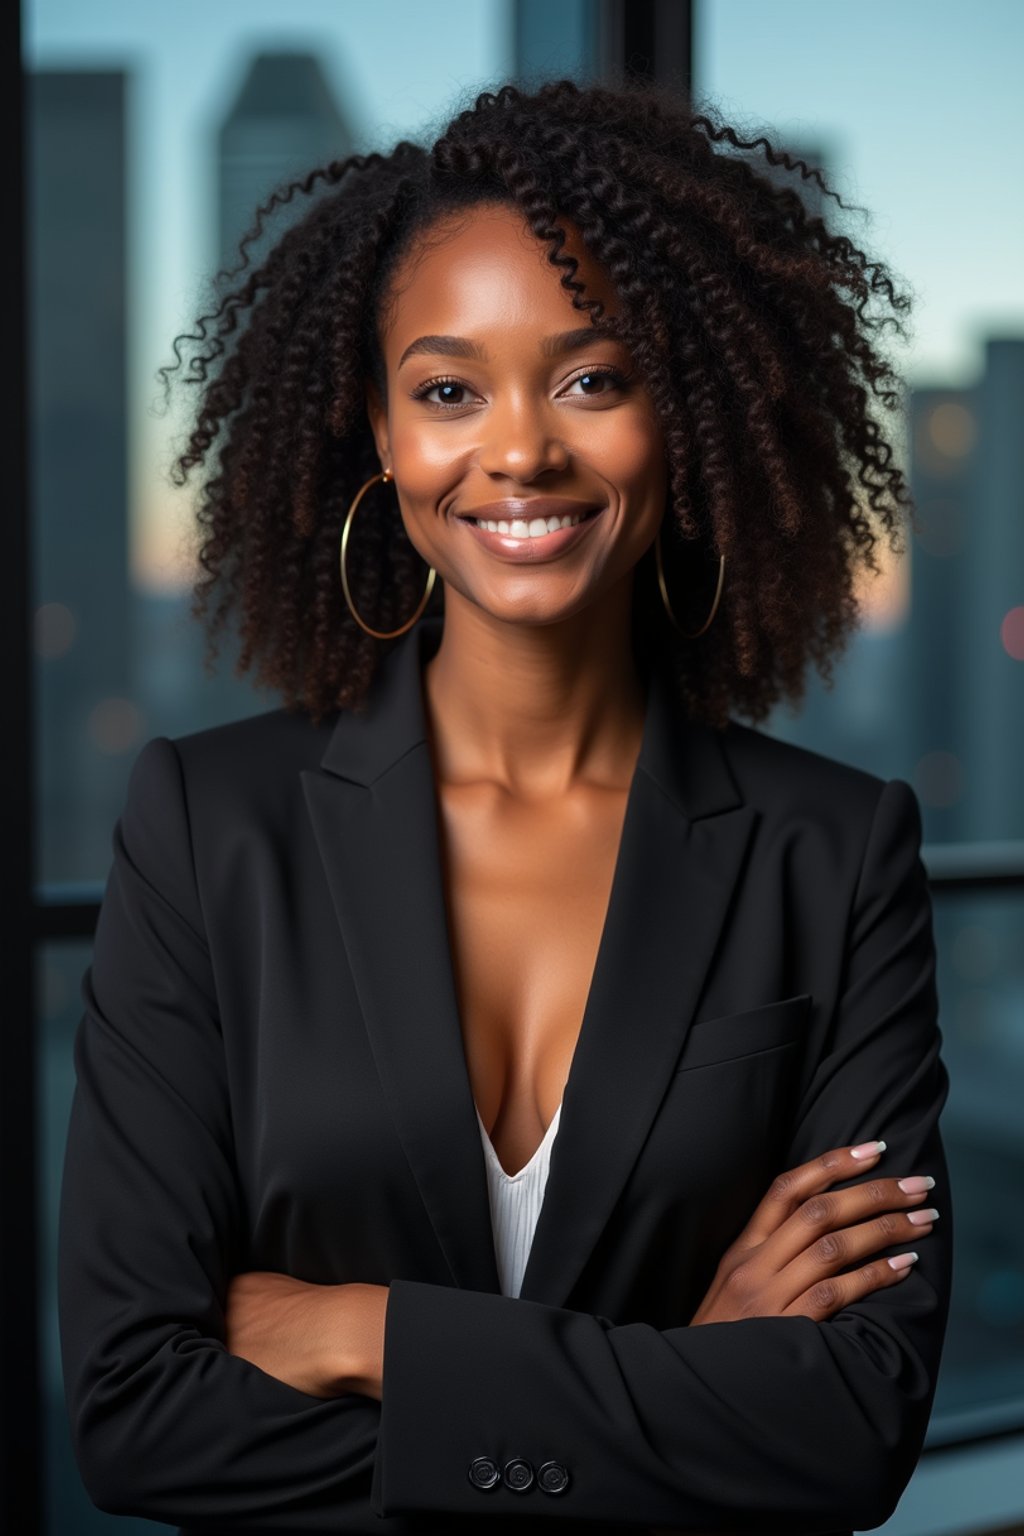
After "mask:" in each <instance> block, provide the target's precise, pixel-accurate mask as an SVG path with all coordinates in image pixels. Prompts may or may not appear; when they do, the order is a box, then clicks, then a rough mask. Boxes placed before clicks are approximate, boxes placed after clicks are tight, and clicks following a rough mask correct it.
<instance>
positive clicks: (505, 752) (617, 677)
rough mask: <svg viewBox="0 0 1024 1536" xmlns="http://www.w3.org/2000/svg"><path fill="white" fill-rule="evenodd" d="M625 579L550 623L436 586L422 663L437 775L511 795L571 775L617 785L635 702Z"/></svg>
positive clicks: (539, 791) (638, 698)
mask: <svg viewBox="0 0 1024 1536" xmlns="http://www.w3.org/2000/svg"><path fill="white" fill-rule="evenodd" d="M631 599H632V587H631V584H630V583H629V582H624V583H622V584H620V586H619V587H618V588H616V589H615V590H614V591H613V592H612V594H610V596H609V597H608V599H606V600H605V601H604V602H603V603H601V604H600V605H594V606H592V607H591V608H589V609H588V610H587V611H586V612H583V613H578V614H573V615H572V616H571V617H570V618H567V619H564V620H561V621H559V622H558V623H554V624H536V625H534V624H527V623H508V622H506V621H504V620H501V619H495V618H494V617H493V616H492V615H490V614H487V613H485V612H484V611H483V610H482V609H481V608H479V607H478V606H477V605H475V604H473V603H470V602H467V601H466V599H464V598H463V597H461V596H460V594H458V593H456V592H454V591H453V590H452V589H451V588H450V587H449V588H448V589H447V590H446V592H445V617H444V628H443V632H442V635H441V641H440V644H439V646H438V649H437V651H436V652H435V654H434V655H433V656H432V657H431V658H430V660H429V661H428V662H427V663H426V665H425V667H424V671H423V676H424V694H425V707H426V712H427V718H428V722H429V730H430V736H431V745H432V750H433V753H434V760H435V766H436V771H437V775H438V780H439V782H440V783H443V784H449V785H464V784H472V783H479V782H489V783H494V784H497V785H499V786H500V787H501V788H502V789H504V790H506V791H507V792H508V793H509V794H512V795H515V796H517V797H521V798H523V799H549V798H556V797H558V796H559V795H564V794H566V793H567V792H569V791H570V790H572V789H573V787H574V786H576V785H577V784H578V783H580V782H581V781H584V780H585V781H588V782H592V783H599V784H601V785H604V786H606V787H609V788H617V789H627V788H628V787H629V783H630V780H631V778H632V774H633V769H634V767H635V764H636V759H637V755H638V753H639V751H640V741H641V737H642V735H643V723H644V714H645V706H646V688H645V685H644V681H643V679H642V678H641V676H640V673H639V671H638V668H637V663H636V658H635V656H634V654H633V648H632V643H631V622H630V603H631Z"/></svg>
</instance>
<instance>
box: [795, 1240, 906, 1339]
mask: <svg viewBox="0 0 1024 1536" xmlns="http://www.w3.org/2000/svg"><path fill="white" fill-rule="evenodd" d="M917 1257H918V1256H917V1254H916V1253H914V1252H913V1251H908V1252H907V1253H902V1254H894V1255H893V1261H894V1262H892V1263H891V1262H890V1261H889V1260H888V1259H872V1261H871V1262H870V1263H869V1264H863V1265H861V1267H860V1268H859V1269H855V1270H851V1271H850V1272H849V1273H848V1274H844V1275H829V1276H826V1277H824V1278H822V1279H820V1280H818V1281H816V1282H815V1283H814V1284H813V1285H812V1286H810V1287H809V1288H808V1289H807V1290H806V1291H804V1292H803V1293H802V1294H801V1295H799V1296H797V1297H796V1299H795V1300H794V1301H792V1302H791V1303H790V1304H789V1306H788V1307H785V1308H784V1309H783V1310H782V1311H781V1312H780V1313H779V1314H778V1315H779V1316H780V1317H809V1318H811V1319H812V1321H814V1322H818V1323H820V1322H824V1321H825V1319H826V1318H829V1317H834V1316H835V1314H836V1313H837V1312H841V1311H842V1310H843V1308H844V1307H848V1306H850V1305H851V1304H852V1303H853V1302H855V1301H860V1300H862V1298H863V1297H865V1296H869V1295H870V1294H871V1293H872V1292H873V1291H879V1290H883V1289H885V1288H886V1287H887V1286H890V1285H899V1284H900V1282H901V1281H902V1280H905V1279H906V1277H907V1275H909V1273H910V1271H911V1269H912V1268H913V1266H914V1264H915V1263H916V1262H917Z"/></svg>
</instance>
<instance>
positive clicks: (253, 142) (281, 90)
mask: <svg viewBox="0 0 1024 1536" xmlns="http://www.w3.org/2000/svg"><path fill="white" fill-rule="evenodd" d="M351 153H352V133H351V130H350V128H349V126H348V124H347V123H346V121H345V119H344V117H343V116H342V113H341V111H340V110H339V107H338V105H337V103H336V102H335V100H334V97H333V95H332V93H331V90H330V87H329V86H328V84H327V80H326V77H325V75H324V72H323V68H322V66H321V64H320V62H319V60H318V59H317V58H315V57H314V55H313V54H310V53H259V54H257V55H256V56H255V58H254V59H253V60H252V62H251V63H250V64H249V65H248V67H247V69H246V71H245V75H244V77H243V80H242V84H241V87H240V89H239V91H238V94H237V95H236V96H235V98H234V101H233V102H232V104H231V106H230V107H229V109H228V113H227V116H226V117H225V119H224V122H223V124H222V126H221V128H220V132H219V135H218V143H217V169H218V185H219V192H218V203H219V217H218V237H219V260H220V265H221V266H222V267H223V266H228V267H235V266H237V265H238V243H239V241H240V240H241V238H242V236H243V235H244V234H245V232H246V231H247V230H248V229H249V228H250V226H251V224H252V222H253V219H254V216H255V213H256V209H257V207H258V206H259V204H260V203H262V202H264V201H265V200H266V198H267V197H268V196H269V195H270V193H271V192H272V191H273V190H274V189H275V188H276V187H278V186H280V185H281V184H282V183H284V182H286V181H289V180H291V179H293V178H295V177H298V176H302V175H304V174H305V173H306V172H308V171H310V170H312V169H313V167H314V166H318V165H320V164H323V163H326V162H327V161H330V160H341V159H344V158H345V156H346V155H350V154H351ZM308 207H309V199H308V198H306V197H303V196H301V195H300V196H298V197H296V198H295V199H294V201H293V203H292V205H291V206H289V207H285V208H282V209H280V210H275V212H274V215H273V216H272V218H271V219H270V220H269V221H268V222H269V237H267V236H265V237H264V238H263V239H262V240H261V241H260V242H259V243H258V244H256V245H254V247H253V254H258V253H259V252H261V251H265V250H267V249H268V248H269V247H270V245H271V244H272V243H273V241H274V240H275V239H276V238H277V237H278V236H279V235H280V233H281V232H283V230H284V229H286V228H287V227H288V224H289V222H290V220H292V219H294V218H295V217H296V215H298V214H301V213H304V212H305V211H306V209H307V208H308Z"/></svg>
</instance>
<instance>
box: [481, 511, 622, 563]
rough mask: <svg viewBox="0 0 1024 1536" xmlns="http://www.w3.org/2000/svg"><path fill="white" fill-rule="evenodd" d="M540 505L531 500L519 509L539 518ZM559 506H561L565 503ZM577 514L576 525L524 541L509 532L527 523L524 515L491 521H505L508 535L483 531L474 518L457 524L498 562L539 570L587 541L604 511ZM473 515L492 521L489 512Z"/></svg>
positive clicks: (492, 530)
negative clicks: (578, 515)
mask: <svg viewBox="0 0 1024 1536" xmlns="http://www.w3.org/2000/svg"><path fill="white" fill-rule="evenodd" d="M545 500H546V498H545ZM542 504H543V503H542V502H541V501H540V500H539V499H538V500H534V501H533V502H527V503H525V504H524V503H521V502H520V503H519V504H518V505H519V506H520V507H525V508H526V509H528V510H529V513H530V515H531V516H533V517H541V516H543V515H544V514H542V513H541V511H540V507H541V505H542ZM548 504H549V505H550V502H548ZM503 505H507V503H504V504H503ZM556 505H557V503H556ZM562 505H563V506H564V502H563V503H562ZM577 506H579V503H577ZM580 510H581V512H582V514H583V515H582V516H581V518H580V521H579V522H577V523H574V524H573V525H571V526H567V527H564V528H555V529H554V530H553V531H551V532H549V533H539V534H535V535H532V536H527V537H522V536H521V535H520V534H518V533H513V532H512V531H511V530H512V526H518V525H519V524H521V523H523V522H526V521H527V520H528V519H527V517H526V515H525V512H521V513H520V515H519V516H517V517H514V518H511V517H508V518H507V514H505V513H504V512H503V514H502V516H501V518H500V519H498V518H495V519H494V520H495V521H501V522H505V521H506V518H507V521H508V524H509V532H508V533H501V532H500V531H495V530H494V529H490V528H484V527H482V526H481V524H480V523H478V522H476V521H475V520H474V517H473V516H471V515H462V516H461V517H460V518H459V519H458V520H459V521H461V522H462V524H463V527H464V528H465V529H466V531H467V533H468V534H469V535H470V536H471V537H472V538H473V539H474V540H475V541H476V542H477V543H478V544H480V545H481V546H482V547H483V548H484V549H485V550H487V551H488V553H489V554H491V555H493V556H495V557H496V558H497V559H498V560H500V561H503V562H506V563H508V564H512V565H532V566H538V565H547V564H549V563H551V562H554V561H557V560H558V559H560V558H561V556H562V555H565V554H567V553H568V552H569V551H570V550H572V549H575V547H576V545H577V544H579V543H580V542H581V541H582V540H584V539H587V538H589V537H590V530H591V528H593V527H594V524H595V523H596V522H598V520H599V518H600V516H601V514H602V512H603V511H604V508H603V507H591V508H585V507H583V508H581V509H580ZM476 513H477V515H480V516H484V515H486V516H487V521H488V522H490V521H491V517H492V514H490V512H486V513H485V509H484V508H482V507H478V508H477V509H476ZM566 515H567V514H566V513H564V512H562V513H558V512H549V513H548V514H547V516H549V517H557V516H563V517H564V516H566ZM568 515H570V516H571V515H572V514H571V513H570V514H568Z"/></svg>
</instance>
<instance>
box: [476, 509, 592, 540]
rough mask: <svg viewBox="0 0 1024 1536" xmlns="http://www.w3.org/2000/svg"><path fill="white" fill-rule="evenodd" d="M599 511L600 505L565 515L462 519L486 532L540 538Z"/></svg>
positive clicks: (511, 536) (585, 520) (522, 537)
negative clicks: (585, 510) (571, 514)
mask: <svg viewBox="0 0 1024 1536" xmlns="http://www.w3.org/2000/svg"><path fill="white" fill-rule="evenodd" d="M600 511H601V508H600V507H591V508H590V509H589V511H587V512H578V513H576V514H575V515H573V516H566V517H531V518H521V517H515V518H507V519H506V518H497V519H495V518H490V517H484V518H480V517H466V518H464V519H463V521H464V522H467V523H473V524H475V526H476V527H477V528H485V529H486V530H487V532H488V533H503V534H505V535H506V536H507V537H509V538H513V539H541V538H544V537H545V536H546V535H547V534H549V533H557V532H558V530H559V529H560V528H575V527H576V526H577V524H579V523H585V522H587V521H588V520H589V519H590V518H592V517H596V516H597V514H598V513H599V512H600Z"/></svg>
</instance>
